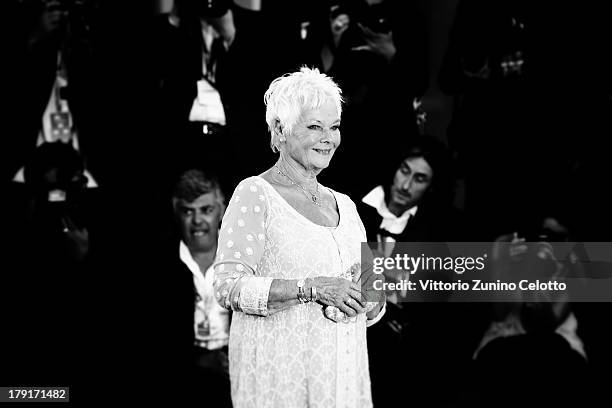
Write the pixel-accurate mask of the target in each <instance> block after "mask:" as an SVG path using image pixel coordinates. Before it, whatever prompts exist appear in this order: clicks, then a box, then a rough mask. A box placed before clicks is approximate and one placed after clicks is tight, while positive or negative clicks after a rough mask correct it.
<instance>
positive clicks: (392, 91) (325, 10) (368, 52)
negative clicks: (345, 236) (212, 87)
mask: <svg viewBox="0 0 612 408" xmlns="http://www.w3.org/2000/svg"><path fill="white" fill-rule="evenodd" d="M400 7H401V9H400ZM406 11H408V12H406ZM301 34H302V35H301V37H302V44H301V47H302V49H301V58H302V59H301V61H299V63H300V65H302V64H306V65H308V66H316V67H317V68H319V69H320V70H321V71H323V72H325V73H327V74H329V75H331V76H333V77H334V79H336V80H337V81H338V82H339V83H340V84H341V86H342V89H343V90H344V93H345V95H346V109H345V111H344V112H343V121H342V126H343V134H345V135H349V136H350V137H351V138H352V139H353V140H358V141H357V142H356V143H351V144H350V145H348V144H347V146H343V147H342V148H341V149H340V150H339V151H338V153H337V156H336V160H338V161H340V162H341V164H340V165H338V166H337V167H335V168H334V169H330V171H329V172H328V173H327V174H325V177H326V180H329V181H328V183H329V184H331V185H334V184H336V185H342V186H344V189H347V190H348V191H349V192H350V193H352V194H355V195H360V196H362V195H364V194H366V193H367V191H363V188H364V186H370V185H375V184H376V183H378V181H379V180H377V179H376V175H375V174H374V172H372V171H370V169H371V168H381V167H383V166H384V165H385V162H386V160H385V155H386V152H387V151H388V150H389V149H392V148H393V146H394V144H395V143H394V141H395V140H396V138H397V135H398V134H400V133H401V134H402V137H403V138H405V139H408V140H410V139H413V138H415V137H416V136H417V135H418V134H419V129H418V126H417V119H416V112H415V109H414V105H413V102H414V100H415V98H418V97H420V96H422V95H423V94H424V93H425V90H426V89H427V85H428V57H427V32H426V27H425V19H424V17H423V15H422V13H421V10H420V8H419V6H418V5H417V3H416V2H414V1H404V2H400V1H395V0H368V1H365V0H360V1H346V0H344V1H342V0H329V1H324V2H322V5H321V7H319V8H318V9H317V10H316V11H315V12H314V14H313V16H312V17H311V18H309V19H308V21H304V22H303V23H302V33H301ZM364 119H365V120H364ZM373 136H375V137H376V142H375V143H374V142H372V141H371V140H372V137H373ZM364 159H365V160H367V161H368V163H369V164H370V166H368V167H367V168H366V167H365V166H356V165H355V163H362V162H363V161H364ZM347 168H351V169H352V171H355V172H357V174H356V175H355V177H350V178H347V177H346V173H345V172H346V169H347Z"/></svg>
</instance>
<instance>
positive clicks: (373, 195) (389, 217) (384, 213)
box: [361, 186, 418, 234]
mask: <svg viewBox="0 0 612 408" xmlns="http://www.w3.org/2000/svg"><path fill="white" fill-rule="evenodd" d="M361 201H362V202H363V203H365V204H367V205H369V206H370V207H373V208H375V209H376V211H377V212H378V214H379V215H380V216H381V217H382V222H381V224H380V228H382V229H385V230H387V231H389V232H391V233H393V234H401V233H402V232H404V229H405V228H406V225H407V224H408V220H409V219H410V217H414V216H415V214H416V212H417V209H418V207H417V206H416V205H415V206H414V207H412V208H410V209H408V210H406V211H404V213H403V214H402V215H400V216H399V217H398V216H396V215H395V214H393V213H392V212H391V211H389V209H388V208H387V203H386V201H385V190H384V189H383V187H382V186H378V187H376V188H374V189H373V190H372V191H370V192H369V193H368V194H366V196H365V197H363V198H362V199H361Z"/></svg>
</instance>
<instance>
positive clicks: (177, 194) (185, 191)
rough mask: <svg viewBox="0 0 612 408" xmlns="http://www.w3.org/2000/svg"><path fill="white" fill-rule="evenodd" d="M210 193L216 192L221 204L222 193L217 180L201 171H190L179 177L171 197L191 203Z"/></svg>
mask: <svg viewBox="0 0 612 408" xmlns="http://www.w3.org/2000/svg"><path fill="white" fill-rule="evenodd" d="M211 192H216V194H217V196H218V198H219V199H220V200H221V202H223V199H224V197H223V192H222V191H221V188H220V186H219V182H218V181H217V179H216V178H215V177H214V176H212V175H209V174H206V173H204V172H203V171H202V170H197V169H191V170H187V171H185V172H183V173H182V174H181V175H180V176H179V178H178V181H177V182H176V184H175V186H174V192H173V194H172V197H174V198H178V199H181V200H185V201H187V202H192V201H194V200H196V199H197V198H198V197H200V196H201V195H204V194H208V193H211Z"/></svg>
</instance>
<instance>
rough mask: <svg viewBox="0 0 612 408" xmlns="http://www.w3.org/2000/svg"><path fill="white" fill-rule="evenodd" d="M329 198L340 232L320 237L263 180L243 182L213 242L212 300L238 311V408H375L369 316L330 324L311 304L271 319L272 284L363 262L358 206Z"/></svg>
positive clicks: (233, 340) (327, 230)
mask: <svg viewBox="0 0 612 408" xmlns="http://www.w3.org/2000/svg"><path fill="white" fill-rule="evenodd" d="M332 192H333V191H332ZM333 194H334V196H335V198H336V201H337V204H338V211H339V214H340V222H339V224H338V226H337V227H324V226H320V225H317V224H314V223H313V222H311V221H310V220H308V219H307V218H305V217H304V216H303V215H301V214H300V213H298V212H297V211H296V210H295V209H294V208H293V207H291V206H290V205H289V204H288V203H287V202H286V201H285V200H284V198H283V197H281V196H280V194H279V193H278V192H277V191H276V190H275V189H274V187H272V186H271V185H270V184H269V183H268V182H267V181H265V180H264V179H263V178H261V177H250V178H248V179H245V180H243V181H242V182H241V183H240V184H239V185H238V187H237V188H236V190H235V191H234V194H233V196H232V198H231V201H230V203H229V205H228V208H227V211H226V213H225V216H224V218H223V223H222V228H221V233H220V237H219V248H218V251H217V259H216V263H215V294H216V297H217V300H218V301H219V303H220V304H221V305H223V306H225V307H226V308H228V309H232V310H234V314H233V318H232V324H231V329H230V342H229V360H230V376H231V388H232V401H233V404H234V407H235V408H245V407H249V408H250V407H253V408H255V407H257V408H261V407H274V408H291V407H302V408H304V407H310V408H317V407H319V408H322V407H351V408H353V407H371V406H372V400H371V394H370V377H369V369H368V354H367V347H366V315H365V314H360V315H358V316H357V319H353V321H351V322H349V323H336V322H333V321H331V320H329V319H328V318H326V317H325V316H324V313H323V309H322V306H321V305H320V304H316V303H306V304H300V305H297V306H294V307H291V308H288V309H285V310H282V311H279V312H277V313H273V314H270V313H269V312H268V309H267V301H268V294H269V290H270V285H271V283H272V280H273V279H299V278H305V277H315V276H340V275H341V274H342V273H343V272H344V271H346V270H347V269H349V268H350V267H351V266H352V265H353V264H354V263H356V262H359V261H360V243H361V242H362V241H363V242H365V241H366V235H365V230H364V228H363V225H362V223H361V220H360V219H359V216H358V214H357V210H356V208H355V204H354V203H353V202H352V201H351V200H350V199H349V198H348V197H347V196H346V195H344V194H340V193H336V192H333ZM375 320H377V319H375Z"/></svg>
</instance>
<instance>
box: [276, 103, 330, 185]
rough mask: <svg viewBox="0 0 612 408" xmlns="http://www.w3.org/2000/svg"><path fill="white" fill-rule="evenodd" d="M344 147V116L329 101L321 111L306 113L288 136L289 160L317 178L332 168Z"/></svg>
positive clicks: (304, 112) (303, 113)
mask: <svg viewBox="0 0 612 408" xmlns="http://www.w3.org/2000/svg"><path fill="white" fill-rule="evenodd" d="M339 145H340V116H339V115H338V109H337V108H336V104H335V103H334V102H333V101H332V100H329V101H327V102H326V103H324V104H323V105H322V106H321V107H320V108H318V109H306V110H304V111H303V112H302V116H301V117H300V120H299V121H298V123H296V124H295V126H294V128H293V132H291V134H289V135H286V144H285V149H284V152H285V158H286V159H289V160H291V161H292V162H294V163H295V164H297V165H299V167H301V168H303V169H305V170H306V171H307V172H314V173H315V174H316V173H318V172H320V171H321V170H322V169H324V168H326V167H327V166H329V162H330V160H331V158H332V156H333V155H334V152H335V151H336V149H337V148H338V146H339Z"/></svg>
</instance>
